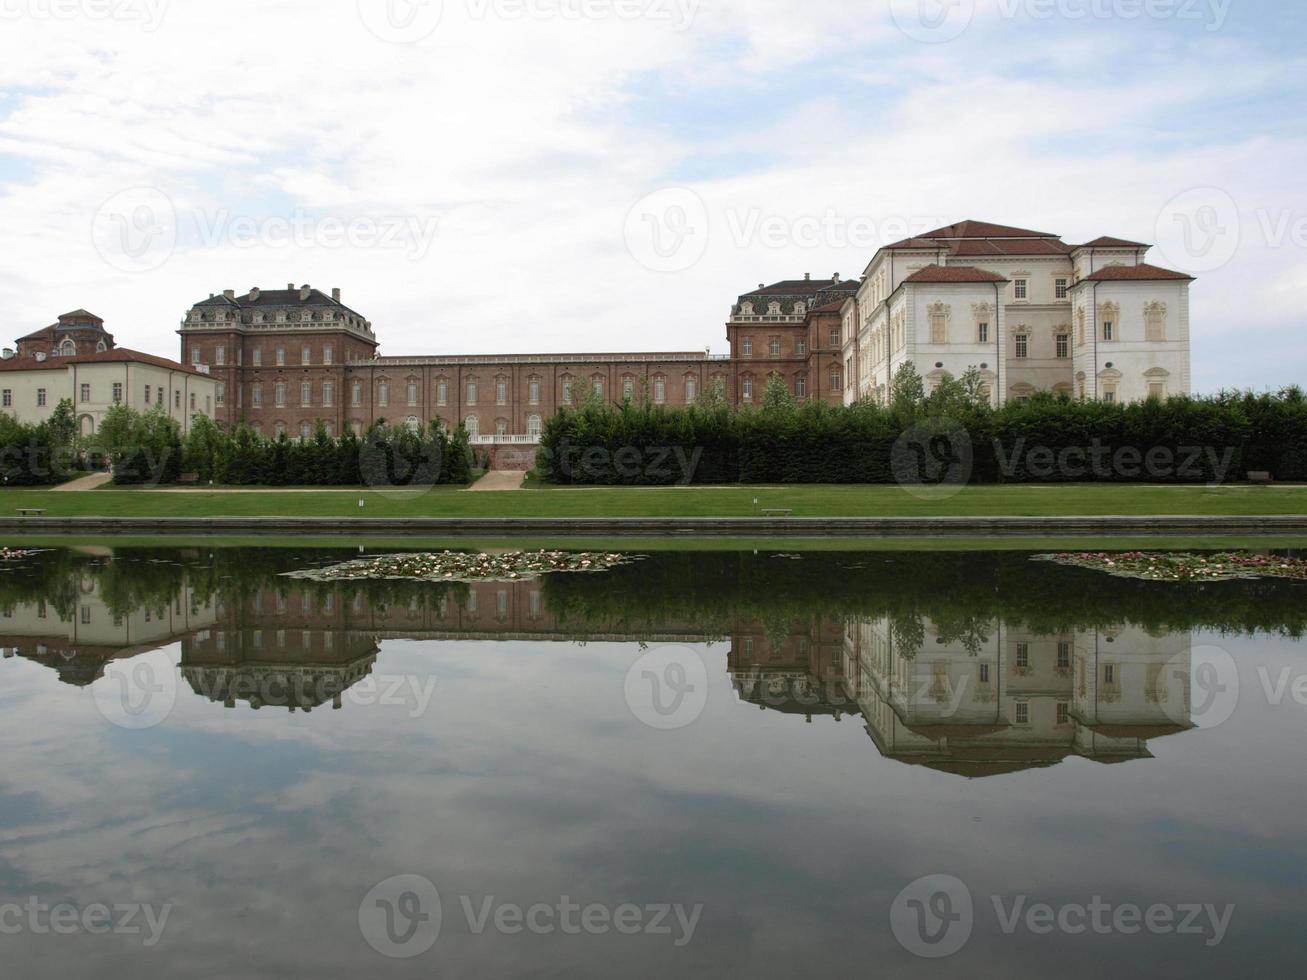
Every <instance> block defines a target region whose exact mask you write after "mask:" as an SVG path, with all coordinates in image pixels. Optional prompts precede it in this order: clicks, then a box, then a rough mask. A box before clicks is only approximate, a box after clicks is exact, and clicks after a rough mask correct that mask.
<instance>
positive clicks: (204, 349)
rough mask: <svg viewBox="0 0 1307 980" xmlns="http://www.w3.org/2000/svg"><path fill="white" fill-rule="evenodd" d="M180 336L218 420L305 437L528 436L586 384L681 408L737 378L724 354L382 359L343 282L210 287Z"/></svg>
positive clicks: (579, 397)
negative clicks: (211, 386)
mask: <svg viewBox="0 0 1307 980" xmlns="http://www.w3.org/2000/svg"><path fill="white" fill-rule="evenodd" d="M180 333H181V337H182V356H183V358H185V359H186V361H187V363H188V364H190V365H191V366H192V367H194V368H197V369H203V370H207V371H209V372H210V373H211V375H212V377H213V378H214V380H215V381H216V383H217V393H216V406H217V417H218V419H219V420H220V421H221V422H223V423H225V424H226V425H229V426H232V425H236V424H237V423H240V422H242V421H243V422H245V423H246V424H247V425H249V426H250V427H251V428H253V429H255V430H256V431H258V432H262V433H263V434H264V435H266V436H270V437H276V436H278V435H280V434H281V433H283V432H284V433H286V434H287V435H289V436H291V437H300V436H305V437H306V436H308V435H310V434H312V432H313V430H314V427H315V426H316V424H317V423H318V422H319V421H321V422H322V423H323V424H324V425H325V426H326V428H327V431H328V433H330V434H332V435H339V434H341V433H343V432H344V431H346V430H347V429H352V430H353V431H354V432H356V433H360V434H361V433H363V432H365V431H367V430H368V429H370V428H371V427H372V426H373V425H375V424H377V423H379V422H386V423H387V424H390V425H409V426H414V427H416V426H425V425H427V424H429V423H431V422H434V421H439V422H441V423H443V424H444V425H445V426H446V427H447V428H449V429H453V428H456V427H457V426H458V425H459V423H462V424H463V425H465V426H466V427H467V429H468V432H469V433H470V434H471V435H472V437H473V439H474V440H475V441H478V442H482V443H487V442H505V443H511V442H520V443H523V444H530V443H534V442H535V441H537V439H538V437H539V434H540V431H541V428H542V427H543V425H544V421H545V419H547V418H549V416H551V415H553V414H554V413H555V412H557V411H558V410H559V409H560V408H563V407H565V406H575V405H579V404H580V403H581V402H582V401H583V400H585V398H587V397H588V395H589V393H590V392H594V393H596V394H598V395H599V396H600V397H602V398H604V399H606V400H609V401H613V402H618V403H620V402H621V401H622V400H624V399H628V398H630V399H639V398H644V397H647V398H648V399H649V400H650V401H652V402H653V403H654V404H659V405H686V404H689V403H692V402H693V401H694V400H695V399H696V398H697V397H699V395H700V394H702V393H703V392H706V391H708V390H709V388H710V387H714V386H719V387H720V388H721V389H722V390H723V391H725V392H726V393H727V396H728V397H730V390H731V385H732V374H731V371H730V365H729V359H728V358H713V357H711V356H709V355H708V354H707V353H704V352H676V353H631V354H541V355H532V354H508V355H485V356H459V357H435V356H413V357H402V356H401V357H382V356H380V355H379V353H378V341H377V338H376V335H375V334H374V333H373V332H372V325H371V324H370V323H369V322H368V321H367V320H365V319H364V318H363V317H362V316H361V315H359V314H358V313H355V312H354V311H353V310H351V309H349V308H348V307H346V306H344V305H343V304H342V303H341V299H340V290H338V289H336V290H332V292H331V294H330V295H327V294H326V293H323V292H322V291H320V290H317V289H313V288H312V287H310V286H301V287H298V288H297V287H289V288H287V289H285V290H271V291H265V290H261V289H252V290H250V291H249V292H248V293H246V294H245V295H244V296H237V295H236V293H235V291H233V290H228V291H227V292H225V293H223V294H221V295H214V296H211V297H210V298H209V299H207V300H204V301H202V302H200V303H197V304H196V305H195V306H194V307H193V308H192V309H191V310H190V312H189V313H188V314H187V316H186V319H185V321H183V323H182V327H181V330H180Z"/></svg>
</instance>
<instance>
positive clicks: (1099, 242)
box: [1080, 235, 1152, 248]
mask: <svg viewBox="0 0 1307 980" xmlns="http://www.w3.org/2000/svg"><path fill="white" fill-rule="evenodd" d="M1080 247H1081V248H1152V246H1151V245H1146V244H1144V243H1143V242H1132V241H1130V240H1129V239H1125V238H1112V237H1111V236H1110V235H1104V236H1103V237H1102V238H1095V239H1094V240H1093V241H1092V242H1085V243H1084V244H1083V245H1081V246H1080Z"/></svg>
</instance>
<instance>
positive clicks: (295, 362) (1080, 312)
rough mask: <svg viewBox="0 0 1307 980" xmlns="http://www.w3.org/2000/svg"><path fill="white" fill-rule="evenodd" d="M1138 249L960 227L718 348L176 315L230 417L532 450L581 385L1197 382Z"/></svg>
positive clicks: (262, 302)
mask: <svg viewBox="0 0 1307 980" xmlns="http://www.w3.org/2000/svg"><path fill="white" fill-rule="evenodd" d="M1148 251H1149V246H1147V245H1144V244H1141V243H1137V242H1130V241H1125V240H1123V239H1117V238H1099V239H1096V240H1095V241H1092V242H1088V243H1086V244H1084V245H1069V244H1067V243H1065V242H1063V241H1062V240H1061V238H1059V237H1058V236H1057V235H1053V234H1049V233H1045V232H1037V231H1028V230H1025V229H1021V228H1012V227H1007V226H1004V225H995V224H988V223H985V222H978V221H964V222H961V223H959V224H956V225H950V226H949V227H947V228H940V229H937V230H935V231H932V232H928V233H926V234H924V235H921V236H919V237H916V238H911V239H907V240H905V241H901V242H897V243H895V244H893V245H889V246H886V247H885V248H882V249H881V250H880V251H878V252H877V253H876V255H875V257H874V258H873V259H872V261H871V264H870V265H869V266H868V267H867V270H866V274H865V276H864V278H862V279H844V278H842V277H841V276H839V275H834V276H832V277H831V278H830V279H813V278H812V277H811V276H810V275H809V276H805V277H804V278H803V279H792V280H785V281H782V282H778V283H774V284H772V285H770V286H768V285H765V284H760V285H759V287H758V288H757V289H755V290H753V291H752V292H748V293H745V294H743V295H741V296H739V297H738V298H737V300H736V302H735V303H734V305H733V306H732V308H731V312H730V317H729V319H728V322H727V324H726V333H727V340H728V343H729V353H728V354H726V355H724V356H713V355H711V354H710V353H707V352H702V353H701V352H698V351H694V352H685V351H675V352H665V351H664V352H659V351H654V352H638V353H577V354H499V355H495V354H489V355H483V356H439V355H429V354H415V355H401V356H382V355H381V354H380V341H379V339H378V336H377V334H376V333H375V332H374V330H373V326H372V323H371V322H370V321H369V320H368V319H367V318H366V317H365V316H364V315H363V314H361V313H358V312H357V311H355V310H353V309H351V308H350V307H348V306H346V305H345V304H344V303H343V302H342V300H341V293H340V290H339V289H333V290H331V292H330V294H328V293H325V292H323V291H321V290H318V289H314V288H313V287H311V286H307V285H304V286H295V285H294V284H293V283H292V284H289V285H287V287H286V288H285V289H275V290H264V289H258V288H256V289H251V290H250V291H249V292H247V293H245V294H244V295H240V296H238V295H237V294H236V292H235V290H227V291H225V292H223V293H221V294H213V295H211V296H210V297H209V298H208V299H205V300H202V301H200V302H199V303H196V304H195V305H194V306H193V307H192V308H191V310H190V311H189V312H188V313H187V314H186V318H185V320H184V321H183V322H182V325H181V330H180V334H181V338H182V361H183V362H184V363H186V364H187V365H189V366H190V367H191V368H193V369H195V370H199V371H203V372H207V374H208V375H209V376H211V377H212V378H213V380H214V382H215V384H216V389H215V416H216V417H217V418H218V419H219V421H221V422H223V423H224V424H226V425H229V426H230V425H235V424H237V423H239V422H242V421H243V422H245V423H247V424H248V425H250V426H251V427H252V428H254V429H255V430H257V431H260V432H262V433H263V434H265V435H267V436H270V437H275V436H277V435H279V434H281V433H286V434H287V435H289V436H291V437H307V436H308V435H310V434H311V433H312V432H313V430H314V428H315V426H316V425H317V423H318V422H319V421H321V422H322V423H323V424H324V425H325V426H326V428H327V431H328V432H329V433H331V434H333V435H334V434H339V433H342V432H344V431H346V430H347V429H350V430H353V431H355V432H357V433H362V432H365V431H366V430H368V429H369V428H371V427H372V426H373V425H374V424H376V423H378V422H382V421H384V422H386V423H388V424H390V425H409V426H413V427H417V426H424V425H426V424H428V423H430V422H432V421H436V420H439V421H440V422H442V423H443V424H444V425H446V426H447V427H449V428H454V427H456V426H458V425H459V424H460V423H462V424H463V425H465V426H466V427H467V429H468V432H469V434H470V435H471V436H472V438H473V441H474V442H475V443H477V444H479V445H493V446H504V447H512V446H522V447H524V449H523V452H524V453H525V452H526V451H527V447H530V446H532V445H534V444H535V443H536V442H537V441H538V439H539V435H540V431H541V427H542V426H543V424H544V420H545V419H547V418H549V417H550V416H551V415H552V414H554V413H555V412H556V411H558V410H559V409H560V408H563V407H565V406H569V405H577V404H579V403H580V402H581V401H583V400H584V399H585V398H586V397H588V396H589V394H590V393H591V392H593V393H595V394H597V395H598V396H599V397H601V398H604V399H606V400H608V401H611V402H614V403H621V402H622V401H623V400H624V399H644V398H647V399H649V400H650V401H652V402H653V403H654V404H657V405H668V406H683V405H688V404H691V403H693V402H694V401H695V400H696V398H698V397H699V396H700V395H701V394H702V393H704V392H707V391H709V390H711V389H717V390H720V391H721V392H722V394H723V395H724V396H725V397H726V399H727V400H728V401H729V402H730V403H731V404H734V405H737V406H745V405H751V404H760V403H761V401H762V394H763V391H764V389H765V388H766V385H767V383H768V382H769V380H770V379H771V378H772V377H779V378H781V379H782V380H783V381H784V383H785V384H786V386H787V387H788V388H789V389H790V391H792V392H793V393H794V395H795V396H796V397H797V398H799V399H800V400H821V401H824V402H826V403H828V404H832V405H838V404H844V403H852V402H854V401H857V400H860V399H871V400H880V401H885V400H887V399H888V398H889V397H890V395H891V394H892V389H893V383H894V376H895V373H896V372H897V371H898V370H899V369H900V368H901V367H902V365H903V364H905V363H909V362H911V363H912V364H914V365H915V366H916V368H917V370H918V372H919V373H920V374H921V376H922V378H923V379H924V380H925V382H926V384H927V387H928V388H932V387H934V386H935V385H937V384H938V383H939V381H940V380H941V379H942V378H943V377H944V376H945V374H946V373H947V374H950V375H952V376H954V377H960V376H961V375H962V374H963V373H964V372H966V371H967V370H968V369H969V368H973V367H974V368H976V369H977V370H979V371H980V373H981V376H982V379H983V382H984V384H985V387H986V388H987V390H988V391H989V392H990V397H991V398H992V399H993V401H994V403H995V404H996V405H998V404H1003V403H1004V402H1005V401H1007V400H1008V399H1014V398H1015V399H1021V398H1026V397H1029V396H1030V395H1032V394H1034V393H1035V392H1039V391H1046V392H1054V393H1059V394H1066V395H1070V396H1073V397H1082V398H1094V399H1102V400H1105V401H1138V400H1142V399H1145V398H1157V397H1165V396H1167V395H1172V394H1185V393H1188V392H1189V390H1190V369H1189V285H1190V283H1191V282H1192V281H1193V280H1192V278H1191V277H1190V276H1187V275H1184V274H1183V273H1179V272H1172V271H1170V270H1167V269H1161V268H1158V267H1157V266H1154V265H1151V264H1149V263H1147V262H1146V261H1145V258H1146V256H1147V253H1148ZM60 336H62V335H60ZM56 339H57V338H55V337H41V338H39V342H41V343H49V342H53V341H55V340H56ZM37 342H38V337H37V335H33V337H32V338H25V343H37Z"/></svg>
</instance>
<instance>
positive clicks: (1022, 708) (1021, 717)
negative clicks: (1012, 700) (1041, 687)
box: [1017, 701, 1030, 725]
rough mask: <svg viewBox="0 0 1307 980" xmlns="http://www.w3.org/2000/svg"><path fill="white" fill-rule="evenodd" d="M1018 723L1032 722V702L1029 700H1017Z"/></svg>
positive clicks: (1026, 723)
mask: <svg viewBox="0 0 1307 980" xmlns="http://www.w3.org/2000/svg"><path fill="white" fill-rule="evenodd" d="M1017 724H1018V725H1029V724H1030V702H1029V701H1018V702H1017Z"/></svg>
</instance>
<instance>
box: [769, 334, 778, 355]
mask: <svg viewBox="0 0 1307 980" xmlns="http://www.w3.org/2000/svg"><path fill="white" fill-rule="evenodd" d="M767 346H768V349H769V350H770V351H771V356H772V357H780V356H781V338H780V337H773V338H772V339H771V340H770V341H769V342H768V345H767Z"/></svg>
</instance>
